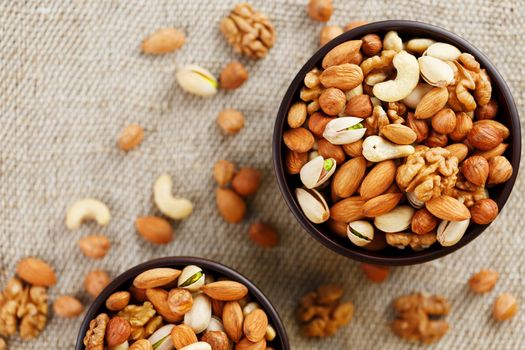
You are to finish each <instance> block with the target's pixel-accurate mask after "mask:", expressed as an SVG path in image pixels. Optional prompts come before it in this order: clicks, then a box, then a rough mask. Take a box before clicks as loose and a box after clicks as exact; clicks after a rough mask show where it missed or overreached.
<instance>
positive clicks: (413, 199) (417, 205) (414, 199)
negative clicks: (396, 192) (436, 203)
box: [407, 192, 425, 209]
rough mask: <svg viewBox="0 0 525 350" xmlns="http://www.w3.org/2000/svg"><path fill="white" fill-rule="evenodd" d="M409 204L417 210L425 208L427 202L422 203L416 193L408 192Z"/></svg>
mask: <svg viewBox="0 0 525 350" xmlns="http://www.w3.org/2000/svg"><path fill="white" fill-rule="evenodd" d="M407 199H408V202H409V203H410V204H411V205H412V206H413V207H414V208H416V209H420V208H423V207H424V206H425V202H422V201H420V200H419V199H418V198H417V196H416V194H415V193H414V192H407Z"/></svg>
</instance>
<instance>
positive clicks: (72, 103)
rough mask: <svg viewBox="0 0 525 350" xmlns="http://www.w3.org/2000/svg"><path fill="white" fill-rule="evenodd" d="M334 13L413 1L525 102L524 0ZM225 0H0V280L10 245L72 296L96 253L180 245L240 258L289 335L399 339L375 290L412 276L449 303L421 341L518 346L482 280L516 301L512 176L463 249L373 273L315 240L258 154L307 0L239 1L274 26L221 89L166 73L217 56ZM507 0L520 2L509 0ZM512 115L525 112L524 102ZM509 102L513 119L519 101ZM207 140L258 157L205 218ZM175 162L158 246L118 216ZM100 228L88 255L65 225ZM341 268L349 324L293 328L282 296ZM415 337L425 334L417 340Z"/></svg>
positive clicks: (54, 327)
mask: <svg viewBox="0 0 525 350" xmlns="http://www.w3.org/2000/svg"><path fill="white" fill-rule="evenodd" d="M334 2H335V3H336V7H337V10H336V11H335V13H334V16H333V18H332V21H331V22H332V23H338V24H345V23H346V22H348V21H350V20H362V19H366V20H370V21H373V20H381V19H414V20H421V21H426V22H430V23H434V24H437V25H440V26H443V27H445V28H447V29H449V30H452V31H454V32H456V33H458V34H460V35H462V36H464V37H465V38H467V39H468V40H470V41H471V42H472V43H474V44H475V45H477V46H478V47H479V48H480V49H481V50H482V51H484V52H485V53H486V54H487V55H488V56H489V58H490V59H491V60H492V61H493V62H494V63H495V64H496V66H497V67H498V69H499V70H500V72H501V73H502V74H503V76H504V77H505V78H506V79H507V82H508V84H509V85H510V87H511V89H512V91H513V94H514V98H515V99H516V102H517V104H518V106H519V109H520V111H521V112H522V113H524V109H523V108H524V106H525V93H524V91H525V78H524V76H523V74H524V66H525V59H524V58H523V57H524V56H525V49H524V48H523V36H524V35H525V24H524V23H525V10H524V7H523V1H497V0H464V1H434V0H426V1H423V0H412V1H408V0H403V1H379V0H352V1H342V0H334ZM235 3H236V1H199V0H191V1H190V0H188V1H182V0H177V1H173V0H172V1H161V0H155V1H153V0H152V1H134V2H133V1H117V0H114V1H98V0H91V1H89V0H72V1H58V0H53V1H51V0H49V1H22V0H4V1H1V2H0V28H1V31H0V64H1V65H0V118H1V125H0V135H1V137H0V140H1V144H0V203H1V210H0V227H1V240H0V254H1V267H2V269H1V275H0V282H1V283H2V284H4V283H5V281H6V280H7V278H8V277H9V276H11V275H12V274H13V271H14V267H15V264H16V262H17V261H18V260H19V259H20V258H21V257H24V256H27V255H36V256H39V257H41V258H43V259H45V260H47V261H49V262H50V263H52V265H53V266H55V268H56V272H57V274H58V276H59V282H58V284H57V286H56V287H54V288H52V289H51V295H52V297H54V295H56V294H57V293H71V294H74V295H77V296H79V297H80V298H81V299H82V301H83V302H85V304H86V305H88V304H89V302H90V298H89V297H88V296H86V295H85V293H84V292H83V280H84V276H85V274H86V273H87V272H88V271H90V270H92V269H99V268H100V269H106V270H108V271H109V272H110V273H111V275H112V276H116V275H118V274H119V273H120V272H122V271H124V270H126V269H128V268H129V267H131V266H133V265H135V264H137V263H140V262H143V261H146V260H148V259H151V258H156V257H161V256H167V255H196V256H204V257H208V258H212V259H215V260H218V261H220V262H222V263H224V264H227V265H229V266H232V267H233V268H235V269H238V270H239V271H240V272H242V273H244V274H246V275H247V276H249V277H250V278H252V279H253V281H254V282H255V283H256V284H258V285H259V286H260V288H261V289H262V290H263V291H264V292H265V293H266V294H267V295H268V297H269V298H270V299H271V300H272V301H273V302H274V304H275V305H276V307H277V308H278V310H279V312H280V314H281V316H282V318H283V320H284V323H285V325H286V327H287V330H288V334H289V336H290V341H291V344H292V347H293V348H294V349H334V350H335V349H379V348H385V349H415V348H418V346H416V345H409V344H407V343H404V342H402V341H400V340H398V339H397V338H396V337H395V336H393V335H392V334H391V332H390V331H389V328H388V323H389V321H390V320H391V318H392V317H393V315H392V312H391V308H390V301H391V300H392V298H393V297H395V296H397V295H400V294H403V293H407V292H410V291H413V290H426V291H429V292H433V293H438V294H442V295H445V296H447V297H448V298H449V300H450V301H451V303H452V305H453V309H452V314H451V315H450V316H449V317H448V320H449V321H450V324H451V331H450V332H449V333H448V334H447V335H446V336H445V338H443V339H442V341H441V342H439V343H438V344H436V345H433V346H430V347H428V348H429V349H523V348H525V340H524V335H523V329H524V327H525V309H524V308H523V307H522V310H521V313H520V314H519V316H518V317H516V318H515V319H514V320H512V321H511V322H507V323H504V324H496V323H495V322H494V321H492V319H491V317H490V308H491V306H492V302H493V300H494V298H495V296H496V295H497V294H498V293H499V292H502V291H509V292H512V293H514V294H516V295H517V296H519V297H520V299H521V300H522V301H523V302H525V290H524V288H523V286H524V284H525V279H524V275H525V268H524V264H523V263H524V259H525V258H524V254H525V248H524V247H525V242H524V238H523V234H522V230H523V226H524V223H525V222H524V217H523V209H524V204H523V203H524V200H523V191H524V190H525V182H524V181H523V176H522V177H521V179H519V180H518V182H517V184H516V186H515V188H514V192H513V195H512V196H511V198H510V201H509V202H508V204H507V206H506V207H505V209H504V211H503V213H502V215H500V216H499V217H498V219H497V221H496V223H495V224H493V225H492V226H491V228H490V229H489V230H487V232H486V233H485V234H483V235H482V236H481V237H480V238H478V239H477V240H475V241H474V242H473V243H472V244H470V245H469V246H467V247H466V248H464V249H462V250H461V251H459V252H457V253H454V254H452V255H451V256H448V257H446V258H443V259H441V260H439V261H436V262H433V263H428V264H425V265H421V266H411V267H404V268H396V269H395V270H394V271H393V273H392V275H391V277H390V279H389V280H388V282H386V283H384V284H381V285H375V284H372V283H369V282H368V281H366V280H365V278H364V277H363V276H362V274H361V272H360V270H359V268H358V264H357V263H356V262H353V261H350V260H347V259H345V258H343V257H340V256H338V255H336V254H335V253H332V252H330V251H329V250H327V249H325V248H323V247H322V246H320V245H319V244H318V243H317V242H316V241H314V240H313V239H312V238H310V236H308V235H307V234H306V233H305V232H304V231H303V230H302V229H301V228H300V227H299V225H298V224H297V223H296V221H295V219H294V218H293V217H292V215H291V214H290V213H289V211H288V209H287V208H286V206H285V204H284V202H283V200H282V199H281V195H280V193H279V192H278V189H277V186H276V182H275V180H274V174H273V169H272V163H271V136H272V130H273V123H274V118H275V115H276V112H277V108H278V106H279V103H280V100H281V98H282V96H283V94H284V91H285V89H286V88H287V86H288V84H289V82H290V80H291V78H292V77H293V76H294V74H295V73H296V72H297V70H298V69H299V68H300V67H301V65H302V64H303V63H304V62H305V61H306V60H307V58H308V57H309V56H310V55H311V54H312V53H313V52H314V51H315V50H316V48H317V38H318V31H319V29H320V28H321V25H320V24H316V23H314V22H312V21H310V19H309V18H308V17H307V15H306V13H305V10H304V8H305V3H306V1H305V0H282V1H263V0H259V1H253V4H254V5H255V7H257V8H259V9H261V10H263V11H264V12H265V13H266V14H268V15H269V17H271V19H272V20H273V22H274V24H275V26H276V30H277V42H276V45H275V47H274V48H273V49H272V50H271V52H270V54H269V55H268V57H267V58H266V59H264V60H261V61H258V62H253V61H249V60H244V59H242V61H243V62H244V63H245V64H246V65H247V67H248V69H249V72H250V79H249V80H248V82H247V83H246V85H245V86H243V87H242V88H241V89H239V90H237V91H235V92H227V93H225V92H220V93H219V94H218V95H217V96H216V97H215V98H212V99H201V98H197V97H194V96H190V95H188V94H186V93H183V92H182V91H181V89H180V88H179V87H178V86H177V85H176V83H175V80H174V74H173V73H174V70H175V67H176V65H177V64H184V63H197V64H200V65H202V66H204V67H207V68H209V69H210V70H211V71H212V72H214V73H218V72H219V71H220V68H221V67H222V66H223V65H224V64H225V63H226V62H228V61H230V60H232V59H237V58H239V57H238V56H236V55H234V54H233V52H232V51H231V49H230V47H229V46H228V45H227V44H226V42H225V40H223V38H222V37H221V34H220V33H219V30H218V22H219V20H220V18H221V17H222V16H224V15H225V14H226V13H227V12H228V11H229V9H230V8H231V7H232V6H233V5H234V4H235ZM518 3H520V4H521V5H519V4H518ZM165 26H176V27H180V28H183V29H184V30H185V32H186V33H187V36H188V40H187V43H186V45H185V46H184V48H183V49H182V50H180V51H179V52H177V53H175V54H169V55H166V56H162V57H145V56H143V55H141V54H140V52H139V49H138V46H139V44H140V41H141V40H142V39H143V38H144V37H145V36H146V35H147V34H148V33H150V32H152V31H154V30H155V29H157V28H159V27H165ZM225 107H235V108H238V109H240V110H241V111H243V112H244V113H245V115H246V127H245V128H244V129H243V130H242V132H241V133H240V134H239V135H237V136H234V137H225V136H223V135H221V133H220V132H219V130H218V128H217V126H216V124H215V118H216V116H217V113H218V111H220V110H221V109H222V108H225ZM524 115H525V114H524ZM522 120H523V119H522ZM131 122H138V123H140V124H141V125H143V126H145V128H146V136H145V140H144V142H143V144H142V145H141V146H140V148H139V149H137V150H135V151H133V152H131V153H129V154H124V153H123V152H122V151H120V150H118V149H117V147H116V146H115V141H116V137H117V135H118V134H119V132H120V130H121V129H122V128H123V127H124V126H126V125H127V124H129V123H131ZM220 158H226V159H231V160H233V161H235V162H237V163H238V164H240V165H246V166H254V167H257V168H260V169H261V170H262V172H263V174H264V179H263V182H262V187H261V189H260V191H259V193H258V194H257V196H255V197H254V198H253V199H252V200H250V202H249V207H250V211H249V212H250V214H249V215H248V217H247V218H246V220H245V222H244V223H243V224H239V225H229V224H226V223H224V222H223V221H222V219H221V218H219V216H218V214H217V212H216V209H215V203H214V198H213V192H212V189H213V187H214V183H213V180H212V178H211V167H212V165H213V163H214V162H215V161H216V160H217V159H220ZM163 172H168V173H170V174H171V175H173V178H174V182H175V189H176V192H177V193H178V194H180V195H183V196H186V197H188V198H191V199H192V200H193V201H194V203H195V208H196V210H195V212H194V214H193V215H192V216H191V217H190V218H189V219H188V220H186V221H184V222H181V223H180V224H176V226H175V228H176V235H177V236H176V239H175V240H174V242H173V243H172V244H170V245H168V246H165V247H154V246H152V245H150V244H148V243H145V242H144V241H143V240H141V239H140V238H139V237H138V236H137V234H136V233H135V230H134V227H133V223H134V219H135V218H136V217H137V216H138V215H144V214H150V213H156V209H155V208H154V205H153V204H152V198H151V192H152V191H151V188H152V184H153V181H154V179H155V178H156V176H157V175H159V174H160V173H163ZM86 196H93V197H97V198H99V199H101V200H103V201H104V202H106V203H107V204H108V205H109V207H110V208H111V211H112V215H113V218H112V221H111V222H110V225H109V226H107V227H105V228H103V229H100V228H99V227H97V226H96V225H91V224H90V225H86V226H84V227H83V228H82V229H81V230H78V231H75V232H69V231H67V230H66V228H65V226H64V215H65V211H66V208H67V207H68V205H70V204H71V203H72V202H73V201H75V200H77V199H79V198H82V197H86ZM258 219H262V220H265V221H268V222H271V223H273V224H274V225H275V226H276V227H277V228H278V229H279V231H280V233H281V244H280V245H279V247H278V248H275V249H273V250H264V249H261V248H258V247H255V246H254V245H253V244H252V243H251V242H250V241H249V239H248V237H247V234H246V232H247V228H248V223H249V222H253V221H255V220H258ZM97 232H102V233H104V234H106V235H108V236H109V237H110V239H111V241H112V243H113V246H112V248H111V250H110V252H109V254H108V256H106V257H105V258H104V259H103V260H100V261H93V260H89V259H87V258H85V257H84V256H82V255H81V254H80V252H79V249H78V247H77V246H76V241H77V240H78V239H79V238H80V237H83V236H85V235H87V234H93V233H97ZM482 267H493V268H496V269H497V270H499V271H500V273H501V280H500V282H499V283H498V285H497V287H496V290H495V291H493V292H492V293H490V294H489V295H484V296H474V295H472V294H470V293H469V292H468V290H467V287H466V280H467V278H468V277H469V275H470V274H471V273H472V272H474V271H477V270H478V269H480V268H482ZM326 282H338V283H342V284H344V285H345V287H346V290H347V295H346V297H347V298H348V299H350V300H352V301H353V302H354V303H355V305H356V314H355V317H354V319H353V321H352V323H351V325H350V326H349V327H348V328H346V329H345V330H344V331H341V332H340V333H339V334H338V335H337V336H336V337H333V338H330V339H324V340H321V341H315V340H306V339H304V338H302V337H301V336H300V335H299V332H298V327H297V325H296V323H295V321H294V308H295V306H296V303H297V300H298V298H299V297H300V296H301V295H302V294H303V293H305V292H307V291H308V290H310V289H311V288H314V287H315V286H317V285H318V284H320V283H326ZM80 319H81V318H79V319H77V320H73V321H63V320H60V319H58V318H56V317H52V318H51V319H50V321H49V325H48V327H47V329H46V330H45V332H44V333H43V334H42V335H41V336H40V337H39V338H38V339H37V340H35V341H32V342H20V341H18V340H16V339H11V340H10V348H11V349H72V348H73V346H74V342H75V338H76V335H77V330H78V326H79V324H80ZM422 348H427V347H422Z"/></svg>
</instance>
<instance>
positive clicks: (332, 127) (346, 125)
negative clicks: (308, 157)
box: [323, 117, 366, 145]
mask: <svg viewBox="0 0 525 350" xmlns="http://www.w3.org/2000/svg"><path fill="white" fill-rule="evenodd" d="M362 121H363V119H362V118H356V117H341V118H335V119H332V120H331V121H330V122H329V123H328V124H326V128H325V129H324V132H323V137H324V138H325V139H327V140H328V142H330V143H331V144H334V145H346V144H347V143H352V142H356V141H357V140H360V139H361V138H362V137H363V136H364V135H365V132H366V128H365V127H364V126H363V124H361V122H362Z"/></svg>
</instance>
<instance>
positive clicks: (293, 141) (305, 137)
mask: <svg viewBox="0 0 525 350" xmlns="http://www.w3.org/2000/svg"><path fill="white" fill-rule="evenodd" d="M310 119H311V118H310ZM283 141H284V144H285V145H286V147H288V148H289V149H291V150H292V151H296V152H299V153H303V152H308V151H309V150H311V149H312V147H313V146H314V143H315V139H314V136H313V135H312V133H311V132H310V131H309V130H307V129H305V128H297V129H288V130H286V131H285V132H284V133H283Z"/></svg>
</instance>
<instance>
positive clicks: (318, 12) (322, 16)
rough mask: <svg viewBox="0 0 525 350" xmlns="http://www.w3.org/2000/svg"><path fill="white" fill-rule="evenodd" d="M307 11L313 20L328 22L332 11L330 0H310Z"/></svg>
mask: <svg viewBox="0 0 525 350" xmlns="http://www.w3.org/2000/svg"><path fill="white" fill-rule="evenodd" d="M307 11H308V15H309V16H310V18H311V19H313V20H314V21H319V22H328V21H329V20H330V17H332V13H333V12H334V7H333V4H332V0H310V1H309V2H308V7H307Z"/></svg>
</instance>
